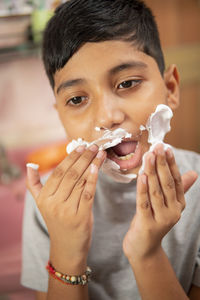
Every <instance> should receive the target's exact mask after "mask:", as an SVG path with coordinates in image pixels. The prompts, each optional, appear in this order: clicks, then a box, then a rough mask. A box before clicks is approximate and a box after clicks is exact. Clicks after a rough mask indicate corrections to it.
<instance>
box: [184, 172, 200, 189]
mask: <svg viewBox="0 0 200 300" xmlns="http://www.w3.org/2000/svg"><path fill="white" fill-rule="evenodd" d="M197 178H198V174H197V173H196V172H194V171H188V172H187V173H185V174H183V175H182V183H183V189H184V193H186V192H187V191H188V190H189V189H190V188H191V186H192V185H193V184H194V183H195V181H196V180H197Z"/></svg>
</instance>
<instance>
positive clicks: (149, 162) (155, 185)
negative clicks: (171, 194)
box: [145, 153, 165, 215]
mask: <svg viewBox="0 0 200 300" xmlns="http://www.w3.org/2000/svg"><path fill="white" fill-rule="evenodd" d="M155 159H156V158H155V155H154V153H149V154H148V155H147V156H146V163H145V174H146V175H147V177H148V188H149V199H150V201H151V206H152V209H153V212H154V214H155V215H156V214H159V213H160V208H163V206H165V201H164V197H163V193H162V190H161V187H160V184H159V180H158V176H157V172H156V166H155Z"/></svg>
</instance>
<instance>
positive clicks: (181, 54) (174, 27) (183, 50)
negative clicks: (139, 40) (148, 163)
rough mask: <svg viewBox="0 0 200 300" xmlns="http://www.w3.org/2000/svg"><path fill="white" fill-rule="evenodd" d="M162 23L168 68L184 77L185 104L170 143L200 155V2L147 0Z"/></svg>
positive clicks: (180, 110) (183, 97)
mask: <svg viewBox="0 0 200 300" xmlns="http://www.w3.org/2000/svg"><path fill="white" fill-rule="evenodd" d="M146 3H147V4H148V5H149V6H150V7H151V8H152V9H153V12H154V15H155V17H156V20H157V22H158V26H159V31H160V37H161V42H162V46H163V48H164V53H165V59H166V66H169V65H170V64H172V63H175V64H176V65H177V67H178V70H179V73H180V78H181V105H180V108H179V109H178V110H177V111H176V112H175V116H174V118H173V120H172V131H171V132H170V133H169V134H168V136H167V141H168V142H169V143H171V144H172V145H174V146H176V147H180V148H184V149H190V150H194V151H197V152H200V30H199V29H200V1H199V0H189V1H188V0H167V1H160V0H146Z"/></svg>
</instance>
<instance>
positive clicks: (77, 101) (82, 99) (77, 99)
mask: <svg viewBox="0 0 200 300" xmlns="http://www.w3.org/2000/svg"><path fill="white" fill-rule="evenodd" d="M85 100H87V97H84V96H78V97H73V98H71V99H69V100H68V101H67V103H66V104H69V105H72V106H79V105H81V104H82V103H83V102H85Z"/></svg>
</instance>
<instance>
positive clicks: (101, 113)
mask: <svg viewBox="0 0 200 300" xmlns="http://www.w3.org/2000/svg"><path fill="white" fill-rule="evenodd" d="M96 120H97V126H98V127H105V128H108V129H114V128H115V127H118V126H120V125H121V124H122V123H123V122H124V120H125V114H124V112H123V111H122V109H121V107H120V106H119V103H118V99H114V98H112V97H108V96H107V97H104V98H103V99H101V101H100V105H99V107H98V111H97V119H96Z"/></svg>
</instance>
